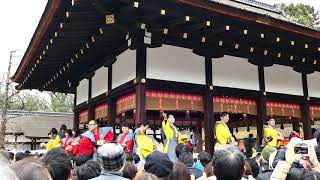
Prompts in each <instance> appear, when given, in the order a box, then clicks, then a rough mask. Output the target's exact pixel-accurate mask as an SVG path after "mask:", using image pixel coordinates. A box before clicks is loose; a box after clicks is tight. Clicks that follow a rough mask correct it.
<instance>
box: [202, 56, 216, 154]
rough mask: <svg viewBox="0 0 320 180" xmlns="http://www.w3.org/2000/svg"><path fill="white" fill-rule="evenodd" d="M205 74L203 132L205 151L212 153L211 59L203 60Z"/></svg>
mask: <svg viewBox="0 0 320 180" xmlns="http://www.w3.org/2000/svg"><path fill="white" fill-rule="evenodd" d="M205 73H206V85H207V90H206V92H205V94H204V98H203V102H204V130H205V151H206V152H208V153H210V154H213V152H214V145H215V144H214V125H215V120H214V114H213V91H212V90H213V89H212V87H213V86H212V59H211V58H207V57H206V58H205ZM210 87H211V89H210Z"/></svg>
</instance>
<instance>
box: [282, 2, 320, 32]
mask: <svg viewBox="0 0 320 180" xmlns="http://www.w3.org/2000/svg"><path fill="white" fill-rule="evenodd" d="M280 7H281V10H282V11H283V12H284V14H285V16H286V17H287V18H289V19H290V20H292V21H295V22H297V23H299V24H302V25H304V26H307V27H311V28H317V27H319V24H320V20H319V11H315V9H314V8H313V7H311V6H309V5H305V4H302V3H299V4H296V5H295V4H293V3H290V4H281V6H280Z"/></svg>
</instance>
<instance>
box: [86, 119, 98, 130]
mask: <svg viewBox="0 0 320 180" xmlns="http://www.w3.org/2000/svg"><path fill="white" fill-rule="evenodd" d="M88 125H89V130H90V131H96V130H97V129H98V122H97V121H96V120H91V121H89V124H88Z"/></svg>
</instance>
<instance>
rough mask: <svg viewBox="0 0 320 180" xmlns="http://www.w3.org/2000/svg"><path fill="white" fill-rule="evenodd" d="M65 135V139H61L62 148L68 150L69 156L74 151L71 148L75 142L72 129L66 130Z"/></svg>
mask: <svg viewBox="0 0 320 180" xmlns="http://www.w3.org/2000/svg"><path fill="white" fill-rule="evenodd" d="M64 135H65V138H63V139H61V147H63V149H64V150H66V153H67V154H70V153H72V149H71V148H70V145H71V143H72V141H73V137H72V132H71V130H70V129H68V130H66V131H65V133H64Z"/></svg>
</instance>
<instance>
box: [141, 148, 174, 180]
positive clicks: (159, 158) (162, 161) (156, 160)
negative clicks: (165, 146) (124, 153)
mask: <svg viewBox="0 0 320 180" xmlns="http://www.w3.org/2000/svg"><path fill="white" fill-rule="evenodd" d="M172 168H173V163H172V162H171V161H170V159H169V156H168V154H165V153H162V152H160V151H153V152H152V153H151V154H149V155H148V156H147V157H146V163H145V164H144V169H145V171H146V172H148V173H152V174H154V175H156V176H157V177H159V178H165V177H167V176H168V175H169V174H170V173H171V172H172Z"/></svg>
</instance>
